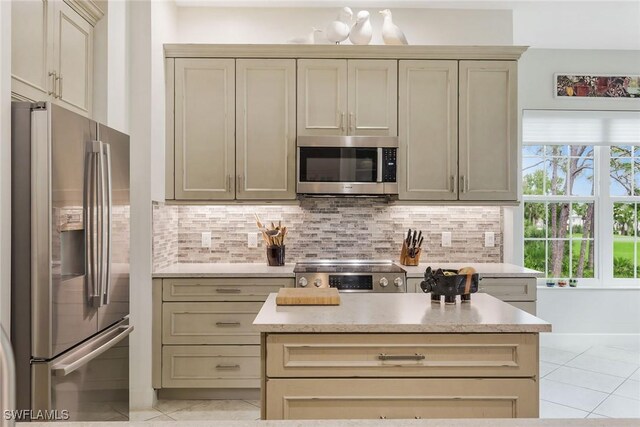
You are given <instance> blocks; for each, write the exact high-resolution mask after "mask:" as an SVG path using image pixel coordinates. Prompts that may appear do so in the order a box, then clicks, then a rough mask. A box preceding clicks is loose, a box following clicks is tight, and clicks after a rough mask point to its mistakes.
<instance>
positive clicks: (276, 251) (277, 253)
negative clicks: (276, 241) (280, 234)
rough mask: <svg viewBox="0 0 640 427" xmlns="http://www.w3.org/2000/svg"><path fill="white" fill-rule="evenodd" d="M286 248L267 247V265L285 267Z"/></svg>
mask: <svg viewBox="0 0 640 427" xmlns="http://www.w3.org/2000/svg"><path fill="white" fill-rule="evenodd" d="M284 248H285V246H284V245H283V246H267V264H268V265H270V266H272V267H279V266H283V265H284Z"/></svg>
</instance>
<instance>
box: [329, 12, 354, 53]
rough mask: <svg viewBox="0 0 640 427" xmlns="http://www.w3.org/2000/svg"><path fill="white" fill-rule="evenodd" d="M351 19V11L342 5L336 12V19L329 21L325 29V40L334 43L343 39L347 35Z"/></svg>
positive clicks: (338, 42)
mask: <svg viewBox="0 0 640 427" xmlns="http://www.w3.org/2000/svg"><path fill="white" fill-rule="evenodd" d="M351 19H353V11H352V10H351V9H350V8H348V7H343V8H342V10H340V13H339V14H338V19H337V20H336V21H333V22H331V23H330V24H329V26H328V27H327V29H326V30H325V35H326V36H327V40H329V41H330V42H331V43H335V44H340V42H343V41H345V40H346V39H347V38H348V37H349V30H350V29H351Z"/></svg>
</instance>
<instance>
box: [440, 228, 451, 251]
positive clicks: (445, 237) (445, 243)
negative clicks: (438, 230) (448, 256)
mask: <svg viewBox="0 0 640 427" xmlns="http://www.w3.org/2000/svg"><path fill="white" fill-rule="evenodd" d="M450 246H451V232H450V231H443V232H442V247H443V248H446V247H450Z"/></svg>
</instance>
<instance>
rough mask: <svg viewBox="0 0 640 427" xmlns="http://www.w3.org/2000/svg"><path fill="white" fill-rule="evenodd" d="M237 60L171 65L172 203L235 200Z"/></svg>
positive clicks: (196, 61) (184, 60)
mask: <svg viewBox="0 0 640 427" xmlns="http://www.w3.org/2000/svg"><path fill="white" fill-rule="evenodd" d="M234 76H235V60H233V59H183V58H179V59H176V60H175V92H174V94H175V95H174V96H175V99H174V102H175V107H174V108H175V130H174V131H175V198H176V199H178V200H180V199H184V200H199V199H200V200H215V199H233V198H234V196H235V179H233V178H234V176H235V135H234V130H235V78H234Z"/></svg>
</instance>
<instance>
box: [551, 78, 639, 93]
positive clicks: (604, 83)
mask: <svg viewBox="0 0 640 427" xmlns="http://www.w3.org/2000/svg"><path fill="white" fill-rule="evenodd" d="M554 81H555V97H556V98H627V99H633V98H635V99H640V75H624V74H610V75H588V74H577V73H576V74H569V73H557V74H555V75H554Z"/></svg>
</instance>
